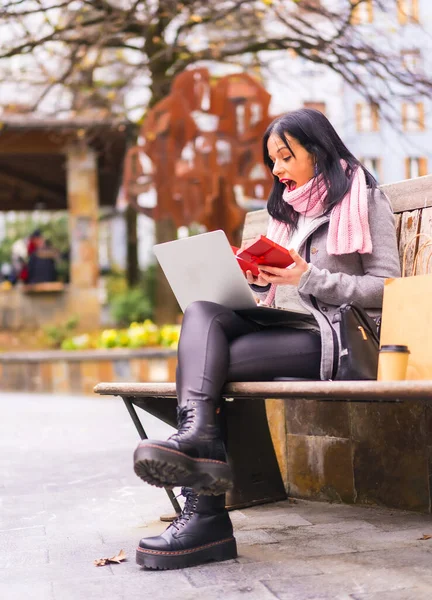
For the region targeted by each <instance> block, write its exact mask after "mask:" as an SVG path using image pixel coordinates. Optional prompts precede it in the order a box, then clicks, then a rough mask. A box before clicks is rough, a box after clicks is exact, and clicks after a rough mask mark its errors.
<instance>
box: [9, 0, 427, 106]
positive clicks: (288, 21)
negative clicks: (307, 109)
mask: <svg viewBox="0 0 432 600" xmlns="http://www.w3.org/2000/svg"><path fill="white" fill-rule="evenodd" d="M366 1H367V0H339V2H338V3H337V4H336V3H335V2H333V1H330V0H321V1H320V0H269V1H266V2H264V1H263V0H207V1H205V2H204V1H203V0H82V1H81V8H78V9H74V10H71V9H70V8H68V5H69V3H67V2H64V1H63V0H9V1H8V2H7V3H5V4H3V7H2V8H1V9H0V71H1V69H2V68H3V69H5V68H6V65H7V64H8V61H9V60H10V59H12V58H13V57H15V56H22V57H23V59H25V60H26V61H28V62H26V63H25V64H26V65H28V66H27V67H26V68H27V69H28V72H31V69H32V68H33V69H34V70H35V72H37V74H38V75H37V76H36V74H34V75H33V78H32V79H33V81H36V80H37V81H38V82H39V83H38V85H39V86H40V85H41V84H43V81H44V78H45V80H46V81H45V86H44V87H45V89H44V90H42V92H39V93H38V100H37V102H35V103H34V104H33V105H32V108H34V109H36V108H38V107H39V106H40V105H41V103H42V101H44V100H45V99H46V98H47V97H48V96H49V95H50V93H52V91H53V89H57V88H58V89H61V87H62V86H63V87H65V88H68V89H70V90H71V91H72V93H73V94H80V93H81V92H80V89H79V88H80V81H81V83H82V87H83V88H85V89H84V91H83V93H84V94H85V95H87V96H89V97H92V98H93V99H94V98H96V97H100V96H101V91H100V88H98V85H99V83H97V82H98V81H99V79H100V77H99V76H96V75H95V73H96V72H98V71H101V70H102V71H104V70H105V71H107V69H108V68H110V69H119V70H123V71H124V73H125V74H127V75H128V77H129V79H128V78H127V77H126V78H125V77H123V78H120V80H121V79H124V83H122V85H119V81H120V80H116V81H115V84H110V82H109V79H110V77H108V79H107V81H106V84H104V85H103V86H102V87H103V88H106V90H108V92H107V93H114V94H115V95H117V96H118V98H120V95H122V94H124V93H125V92H127V89H128V88H131V87H136V85H135V83H134V82H135V80H136V81H139V80H140V78H142V77H143V76H145V77H148V78H149V83H150V89H151V100H150V104H154V103H155V102H156V101H158V100H159V99H160V98H161V97H162V96H163V95H165V94H166V93H167V92H168V90H169V85H170V80H171V78H172V77H173V76H174V75H175V74H176V73H178V72H180V71H181V70H182V69H184V68H186V67H189V66H191V65H193V64H195V63H197V62H199V61H202V60H205V61H216V62H230V61H233V60H239V61H240V62H241V61H242V60H243V58H242V57H244V56H249V55H250V56H254V57H255V58H254V60H255V62H256V63H259V62H260V61H262V60H263V59H262V58H261V57H262V53H263V52H264V51H266V52H269V51H274V52H277V51H286V50H292V51H294V52H295V53H296V54H297V55H298V56H300V57H302V58H303V59H305V60H307V61H309V62H311V63H315V64H321V65H324V66H325V67H327V68H328V69H330V70H332V71H333V72H335V73H337V74H338V75H339V76H340V77H342V79H343V80H344V81H345V82H347V83H348V84H349V85H350V86H353V87H354V88H355V89H356V90H357V91H358V92H359V93H360V94H362V95H363V96H364V97H365V98H367V99H368V100H370V101H374V102H379V103H381V104H385V103H388V104H389V102H388V101H389V98H390V97H391V96H392V95H393V96H394V95H395V94H398V95H399V96H404V97H414V96H416V95H417V96H418V95H419V94H420V95H425V94H430V92H431V88H432V80H431V78H430V77H428V76H426V75H425V74H424V73H416V72H412V71H410V70H408V69H407V68H406V67H404V66H403V64H402V60H401V57H400V56H398V54H397V53H396V52H392V51H390V50H385V49H383V47H380V46H379V45H378V44H377V43H373V42H371V41H370V38H369V36H367V35H365V32H364V30H363V29H362V27H357V26H356V25H355V24H354V23H355V17H356V15H357V11H358V10H359V9H360V8H361V5H362V4H363V5H364V4H365V3H366ZM396 4H397V2H396V0H374V10H381V11H383V14H384V13H385V12H388V11H389V10H393V11H396ZM395 14H396V12H395ZM378 21H379V19H378ZM367 27H369V30H368V31H370V30H371V28H372V29H373V27H374V26H373V25H367ZM6 28H8V30H7V33H8V35H7V36H2V31H3V30H4V31H6ZM12 32H13V33H14V34H15V35H12ZM366 33H367V32H366ZM196 39H199V40H200V42H199V43H200V47H199V48H196V47H195V46H194V44H195V45H196ZM54 55H55V57H56V58H55V63H54V64H55V70H56V73H55V74H53V73H52V71H53V68H49V61H50V57H53V56H54ZM41 56H46V60H43V59H42V60H41V58H40V57H41ZM51 60H54V59H51ZM60 64H61V65H62V66H61V67H60V68H59V66H58V65H60ZM24 70H26V69H24ZM111 79H113V78H112V77H111ZM114 79H115V78H114ZM28 83H29V84H30V80H28ZM92 87H93V88H94V89H93V91H91V90H90V89H89V88H92ZM109 90H111V92H109ZM117 96H116V97H117ZM78 104H79V103H78Z"/></svg>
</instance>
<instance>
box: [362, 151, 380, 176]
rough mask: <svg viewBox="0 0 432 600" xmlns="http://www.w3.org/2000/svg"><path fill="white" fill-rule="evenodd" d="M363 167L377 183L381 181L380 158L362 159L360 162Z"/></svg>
mask: <svg viewBox="0 0 432 600" xmlns="http://www.w3.org/2000/svg"><path fill="white" fill-rule="evenodd" d="M360 162H361V163H362V164H363V166H364V167H365V168H366V169H367V170H368V171H369V173H372V175H373V176H374V177H375V179H376V180H377V181H381V159H380V158H372V157H364V158H362V159H361V161H360Z"/></svg>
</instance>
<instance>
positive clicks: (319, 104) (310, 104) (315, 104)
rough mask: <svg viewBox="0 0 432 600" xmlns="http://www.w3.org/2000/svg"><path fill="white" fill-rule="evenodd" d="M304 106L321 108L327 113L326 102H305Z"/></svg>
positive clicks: (321, 110) (323, 112)
mask: <svg viewBox="0 0 432 600" xmlns="http://www.w3.org/2000/svg"><path fill="white" fill-rule="evenodd" d="M303 106H304V108H314V109H315V110H319V111H320V112H322V114H323V115H325V114H326V105H325V102H303Z"/></svg>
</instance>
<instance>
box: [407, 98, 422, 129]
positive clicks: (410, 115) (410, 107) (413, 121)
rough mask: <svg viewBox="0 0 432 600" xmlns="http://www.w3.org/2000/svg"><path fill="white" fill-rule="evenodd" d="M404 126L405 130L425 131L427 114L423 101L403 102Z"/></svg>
mask: <svg viewBox="0 0 432 600" xmlns="http://www.w3.org/2000/svg"><path fill="white" fill-rule="evenodd" d="M402 127H403V130H404V131H407V132H415V131H424V129H425V115H424V104H423V102H403V103H402Z"/></svg>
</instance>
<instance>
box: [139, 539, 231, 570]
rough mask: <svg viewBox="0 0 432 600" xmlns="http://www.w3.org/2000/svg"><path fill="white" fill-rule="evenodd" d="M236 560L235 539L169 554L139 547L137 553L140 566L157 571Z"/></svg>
mask: <svg viewBox="0 0 432 600" xmlns="http://www.w3.org/2000/svg"><path fill="white" fill-rule="evenodd" d="M234 558H237V544H236V541H235V538H228V539H226V540H221V541H219V542H212V543H210V544H205V545H204V546H198V547H197V548H190V549H188V550H176V551H173V552H169V551H162V550H149V549H147V548H140V547H138V548H137V552H136V561H137V563H138V564H139V565H141V566H142V567H146V568H147V569H156V570H165V569H184V568H185V567H193V566H195V565H201V564H203V563H206V562H210V561H218V562H220V561H223V560H231V559H234Z"/></svg>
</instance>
